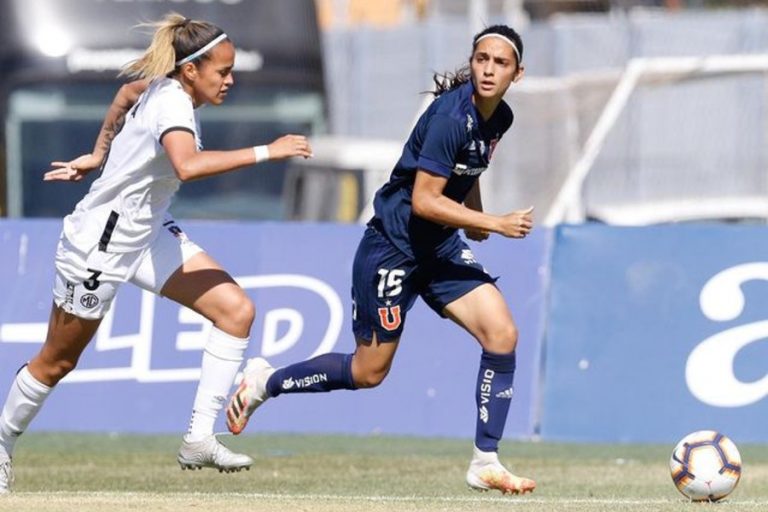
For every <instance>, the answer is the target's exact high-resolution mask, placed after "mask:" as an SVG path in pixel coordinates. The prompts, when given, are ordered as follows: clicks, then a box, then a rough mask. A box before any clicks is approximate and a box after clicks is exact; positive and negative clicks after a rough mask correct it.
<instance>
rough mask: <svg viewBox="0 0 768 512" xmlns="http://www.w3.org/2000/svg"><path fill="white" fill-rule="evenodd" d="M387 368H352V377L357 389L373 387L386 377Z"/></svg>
mask: <svg viewBox="0 0 768 512" xmlns="http://www.w3.org/2000/svg"><path fill="white" fill-rule="evenodd" d="M388 373H389V368H365V369H355V368H354V367H353V369H352V378H353V379H354V381H355V386H357V387H358V388H359V389H368V388H375V387H376V386H378V385H379V384H381V383H382V382H384V379H385V378H386V377H387V374H388Z"/></svg>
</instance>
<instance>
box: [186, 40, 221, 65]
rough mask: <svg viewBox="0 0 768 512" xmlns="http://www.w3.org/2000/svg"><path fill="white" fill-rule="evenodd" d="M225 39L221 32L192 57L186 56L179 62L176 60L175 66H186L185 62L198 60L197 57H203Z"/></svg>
mask: <svg viewBox="0 0 768 512" xmlns="http://www.w3.org/2000/svg"><path fill="white" fill-rule="evenodd" d="M226 38H227V34H225V33H223V32H222V33H221V34H219V35H218V36H216V37H215V38H214V39H213V41H211V42H210V43H208V44H207V45H205V46H203V47H202V48H200V49H199V50H197V51H196V52H195V53H193V54H192V55H187V56H186V57H184V58H183V59H181V60H177V61H176V65H177V66H181V65H182V64H186V63H187V62H191V61H193V60H195V59H196V58H198V57H199V56H201V55H203V54H204V53H205V52H207V51H208V50H210V49H211V48H213V47H214V46H216V45H217V44H219V43H220V42H222V41H223V40H225V39H226Z"/></svg>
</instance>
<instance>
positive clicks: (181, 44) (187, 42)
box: [119, 12, 224, 80]
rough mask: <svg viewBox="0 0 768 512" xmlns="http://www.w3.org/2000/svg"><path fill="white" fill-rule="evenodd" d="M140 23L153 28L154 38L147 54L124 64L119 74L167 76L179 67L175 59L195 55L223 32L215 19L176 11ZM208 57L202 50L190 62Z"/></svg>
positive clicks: (130, 76) (148, 76)
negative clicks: (190, 16) (192, 17)
mask: <svg viewBox="0 0 768 512" xmlns="http://www.w3.org/2000/svg"><path fill="white" fill-rule="evenodd" d="M139 26H140V27H151V28H152V29H154V35H153V36H152V42H151V43H150V45H149V48H147V49H146V51H145V52H144V55H142V56H141V57H140V58H139V59H137V60H134V61H132V62H129V63H128V64H126V65H125V66H123V69H122V71H120V75H119V76H127V77H129V78H137V79H139V78H145V79H150V80H151V79H153V78H159V77H163V76H168V75H169V74H171V73H173V72H175V71H176V70H177V67H178V66H176V62H178V61H179V60H181V59H183V58H184V57H186V56H188V55H192V54H193V53H194V52H196V51H198V50H199V49H200V48H202V47H204V46H205V45H206V44H208V43H210V42H211V41H213V40H214V39H215V38H216V37H218V36H220V35H221V34H223V33H224V31H223V30H222V29H220V28H219V27H217V26H216V25H214V24H212V23H208V22H207V21H198V20H191V19H188V18H185V17H184V16H182V15H181V14H179V13H177V12H170V13H168V14H166V15H165V16H164V17H163V19H162V20H160V21H154V22H149V23H142V24H140V25H139ZM207 58H208V56H207V55H206V54H203V55H201V56H199V57H197V58H195V59H194V60H192V61H191V62H197V61H200V60H203V59H207Z"/></svg>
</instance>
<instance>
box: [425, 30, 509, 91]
mask: <svg viewBox="0 0 768 512" xmlns="http://www.w3.org/2000/svg"><path fill="white" fill-rule="evenodd" d="M488 34H499V35H501V36H504V37H506V38H507V39H509V40H510V41H512V42H513V43H515V47H516V48H517V52H518V54H517V58H518V62H517V66H518V67H520V64H522V62H523V39H522V38H521V37H520V34H518V33H517V31H516V30H515V29H513V28H511V27H508V26H507V25H491V26H490V27H487V28H485V29H484V30H483V31H482V32H479V33H477V34H476V35H475V37H474V38H473V39H472V53H471V54H470V56H469V61H470V62H471V61H472V55H474V54H475V49H476V48H477V42H478V40H479V39H480V38H481V37H483V36H485V35H488ZM471 78H472V75H471V73H470V69H469V65H468V64H467V65H465V66H463V67H462V68H460V69H458V70H456V71H454V72H453V73H450V72H449V73H442V74H441V73H435V74H434V75H432V81H433V82H434V83H435V90H434V91H431V92H432V94H434V95H435V97H437V96H440V95H441V94H443V93H444V92H448V91H451V90H453V89H455V88H457V87H459V86H460V85H462V84H465V83H467V82H469V80H470V79H471Z"/></svg>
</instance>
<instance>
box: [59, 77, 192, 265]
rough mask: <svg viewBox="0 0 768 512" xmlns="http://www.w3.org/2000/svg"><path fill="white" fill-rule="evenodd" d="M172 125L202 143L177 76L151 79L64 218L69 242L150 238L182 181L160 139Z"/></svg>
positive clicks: (139, 242) (118, 244) (124, 244)
mask: <svg viewBox="0 0 768 512" xmlns="http://www.w3.org/2000/svg"><path fill="white" fill-rule="evenodd" d="M174 130H185V131H188V132H190V133H192V134H193V135H194V137H195V143H196V145H197V148H198V150H199V149H200V148H201V147H202V145H201V144H200V137H199V133H200V126H199V121H198V119H197V113H196V112H195V109H194V105H193V104H192V99H191V98H190V97H189V95H188V94H187V93H186V92H184V90H183V89H182V87H181V84H180V83H179V82H178V81H177V80H174V79H172V78H162V79H158V80H154V81H153V82H152V83H151V84H150V85H149V87H148V88H147V90H146V91H144V93H143V94H142V95H141V96H140V97H139V99H138V101H137V103H136V105H134V106H133V108H132V109H131V110H130V111H129V112H128V113H127V114H126V116H125V124H124V125H123V128H122V130H121V131H120V133H119V134H118V135H117V136H116V137H115V139H114V140H113V141H112V146H111V149H110V151H109V155H108V157H107V162H106V165H105V166H104V171H103V172H102V174H101V176H100V177H99V178H98V179H97V180H96V181H94V182H93V185H91V189H90V190H89V191H88V194H87V195H86V196H85V197H84V198H83V199H82V200H81V201H80V202H79V203H78V204H77V206H76V207H75V211H74V212H72V213H71V214H70V215H68V216H67V217H65V218H64V235H65V236H66V237H67V239H68V240H69V242H70V243H72V244H73V245H74V246H75V247H77V248H79V249H80V250H83V251H89V250H91V249H92V248H94V247H96V246H97V245H98V248H99V250H100V251H104V252H113V253H125V252H131V251H137V250H140V249H143V248H145V247H147V246H148V245H149V244H151V243H152V241H153V240H154V239H155V237H156V236H157V235H158V233H159V232H160V229H161V227H162V223H163V218H164V216H165V214H166V212H167V210H168V207H169V206H170V203H171V198H172V197H173V194H174V193H175V192H176V190H178V188H179V185H180V183H181V182H180V180H179V178H178V177H177V176H176V173H175V172H174V170H173V167H172V166H171V162H170V160H169V159H168V156H167V155H166V154H165V150H164V149H163V146H162V144H161V141H162V137H163V136H164V135H165V134H166V133H168V132H170V131H174Z"/></svg>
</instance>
